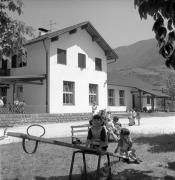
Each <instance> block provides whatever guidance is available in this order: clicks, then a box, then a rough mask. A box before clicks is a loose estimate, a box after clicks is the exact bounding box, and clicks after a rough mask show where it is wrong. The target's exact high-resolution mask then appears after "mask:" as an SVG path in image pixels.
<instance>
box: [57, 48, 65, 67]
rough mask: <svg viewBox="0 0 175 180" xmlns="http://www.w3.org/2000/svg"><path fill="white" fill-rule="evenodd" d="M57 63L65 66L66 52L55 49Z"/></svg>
mask: <svg viewBox="0 0 175 180" xmlns="http://www.w3.org/2000/svg"><path fill="white" fill-rule="evenodd" d="M57 63H58V64H65V65H66V50H63V49H57Z"/></svg>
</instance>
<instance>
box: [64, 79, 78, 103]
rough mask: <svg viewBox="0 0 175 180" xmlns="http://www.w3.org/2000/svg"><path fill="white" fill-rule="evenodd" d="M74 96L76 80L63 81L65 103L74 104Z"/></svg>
mask: <svg viewBox="0 0 175 180" xmlns="http://www.w3.org/2000/svg"><path fill="white" fill-rule="evenodd" d="M74 96H75V93H74V82H70V81H63V104H64V105H73V104H74Z"/></svg>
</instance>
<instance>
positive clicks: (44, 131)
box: [27, 124, 46, 137]
mask: <svg viewBox="0 0 175 180" xmlns="http://www.w3.org/2000/svg"><path fill="white" fill-rule="evenodd" d="M34 126H38V127H41V128H42V129H43V134H41V135H40V136H39V137H42V136H44V134H45V133H46V130H45V128H44V127H43V126H42V125H39V124H32V125H30V126H29V127H28V128H27V134H28V135H30V134H29V129H30V128H31V127H34Z"/></svg>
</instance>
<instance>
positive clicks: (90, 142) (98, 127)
mask: <svg viewBox="0 0 175 180" xmlns="http://www.w3.org/2000/svg"><path fill="white" fill-rule="evenodd" d="M86 147H90V148H94V149H99V150H103V151H106V150H107V148H108V137H107V133H106V129H105V127H104V123H103V121H102V118H101V116H100V115H98V114H97V115H94V116H93V118H92V120H91V127H90V128H89V131H88V136H87V141H86Z"/></svg>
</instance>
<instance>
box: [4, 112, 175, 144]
mask: <svg viewBox="0 0 175 180" xmlns="http://www.w3.org/2000/svg"><path fill="white" fill-rule="evenodd" d="M120 122H121V123H122V124H123V126H124V127H128V128H129V129H130V131H131V133H141V134H171V133H175V116H167V117H143V118H141V125H140V126H138V125H137V122H136V125H135V126H131V127H130V126H128V125H127V124H128V119H127V118H123V119H120ZM87 123H88V122H87V121H79V122H67V123H52V124H51V123H50V124H49V123H47V124H46V123H45V124H41V125H42V126H43V127H44V128H45V130H46V133H45V135H44V136H43V137H44V138H58V137H70V136H71V126H72V125H82V124H87ZM28 126H29V124H28V125H25V126H14V127H12V128H8V129H7V132H19V133H26V130H27V127H28ZM42 132H43V129H41V128H40V127H33V128H31V129H30V134H31V135H36V136H39V135H40V134H42ZM2 135H3V129H0V136H2ZM20 141H21V139H19V138H14V137H6V138H5V139H3V140H1V141H0V144H8V143H13V142H20Z"/></svg>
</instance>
